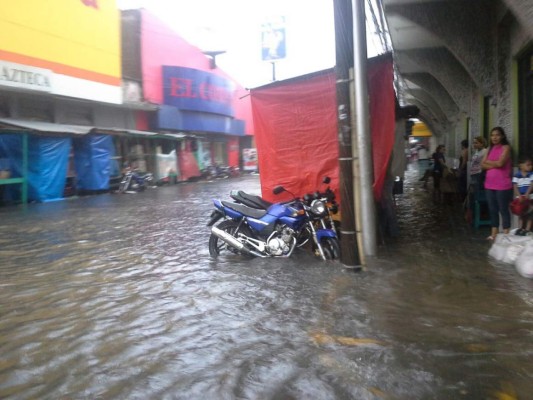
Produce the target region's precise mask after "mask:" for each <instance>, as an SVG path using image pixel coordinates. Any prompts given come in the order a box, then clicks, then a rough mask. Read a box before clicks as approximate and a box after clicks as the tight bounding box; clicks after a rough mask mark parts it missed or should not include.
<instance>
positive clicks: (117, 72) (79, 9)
mask: <svg viewBox="0 0 533 400" xmlns="http://www.w3.org/2000/svg"><path fill="white" fill-rule="evenodd" d="M0 15H1V16H2V17H1V19H0V37H1V38H3V39H2V40H1V41H0V60H2V61H6V62H11V63H15V64H19V65H25V66H29V67H35V68H43V69H47V70H51V71H52V72H53V73H54V74H59V75H60V78H61V77H67V78H69V79H70V78H72V79H74V80H81V81H83V82H93V83H97V84H103V85H107V86H110V87H112V88H113V90H114V88H115V87H116V88H118V90H119V91H120V80H121V55H120V51H121V50H120V13H119V10H118V9H117V6H116V2H115V0H48V1H43V0H17V1H0ZM69 79H66V80H65V82H66V84H65V86H69V85H70V82H71V81H70V80H69ZM73 82H74V81H73ZM76 82H77V81H76ZM76 82H74V83H76ZM61 83H62V81H61V79H56V78H54V85H57V86H58V87H60V86H61ZM111 97H112V96H111ZM104 101H106V100H104Z"/></svg>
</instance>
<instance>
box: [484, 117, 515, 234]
mask: <svg viewBox="0 0 533 400" xmlns="http://www.w3.org/2000/svg"><path fill="white" fill-rule="evenodd" d="M481 167H482V168H483V169H484V170H486V171H487V174H486V176H485V194H486V196H487V203H488V206H489V213H490V225H491V233H490V236H489V237H488V238H487V239H489V240H494V239H495V238H496V235H497V234H498V231H499V226H500V215H501V218H502V228H503V233H509V228H511V213H510V211H509V204H510V203H511V201H512V200H513V182H512V171H513V166H512V161H511V146H510V145H509V142H508V140H507V137H506V136H505V131H504V130H503V128H501V127H499V126H498V127H496V128H493V129H492V131H491V132H490V146H489V150H488V151H487V154H486V155H485V157H483V161H482V162H481Z"/></svg>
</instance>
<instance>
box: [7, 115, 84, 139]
mask: <svg viewBox="0 0 533 400" xmlns="http://www.w3.org/2000/svg"><path fill="white" fill-rule="evenodd" d="M1 128H4V129H6V128H7V129H13V128H14V129H16V130H28V129H29V130H31V131H35V132H38V133H39V132H42V133H54V134H57V133H70V134H74V135H86V134H88V133H89V132H90V131H91V129H93V127H92V126H83V125H65V124H54V123H51V122H43V121H27V120H21V119H15V118H0V129H1Z"/></svg>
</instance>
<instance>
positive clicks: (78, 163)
mask: <svg viewBox="0 0 533 400" xmlns="http://www.w3.org/2000/svg"><path fill="white" fill-rule="evenodd" d="M73 145H74V165H75V168H76V187H77V189H79V190H107V189H109V177H110V174H111V158H112V157H113V156H114V154H115V148H114V145H113V138H112V137H111V136H108V135H88V136H84V137H82V138H77V139H75V140H74V141H73Z"/></svg>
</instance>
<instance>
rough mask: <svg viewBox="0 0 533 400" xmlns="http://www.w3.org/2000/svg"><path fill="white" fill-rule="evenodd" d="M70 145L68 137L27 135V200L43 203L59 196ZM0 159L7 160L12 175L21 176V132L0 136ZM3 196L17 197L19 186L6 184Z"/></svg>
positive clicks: (19, 196)
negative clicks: (19, 133) (7, 185)
mask: <svg viewBox="0 0 533 400" xmlns="http://www.w3.org/2000/svg"><path fill="white" fill-rule="evenodd" d="M70 145H71V140H70V138H66V137H61V138H56V137H44V136H30V137H29V140H28V200H29V201H39V202H44V201H51V200H58V199H62V198H63V191H64V188H65V180H66V176H67V163H68V155H69V151H70ZM0 158H4V159H5V158H7V159H9V167H10V171H11V177H12V178H16V177H21V176H22V135H17V134H5V135H0ZM4 163H5V161H4ZM6 196H8V197H10V200H20V199H21V193H20V185H9V187H8V188H6Z"/></svg>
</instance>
